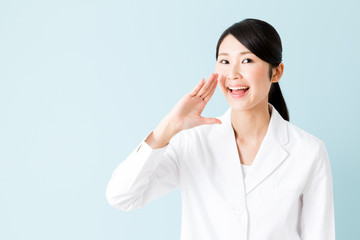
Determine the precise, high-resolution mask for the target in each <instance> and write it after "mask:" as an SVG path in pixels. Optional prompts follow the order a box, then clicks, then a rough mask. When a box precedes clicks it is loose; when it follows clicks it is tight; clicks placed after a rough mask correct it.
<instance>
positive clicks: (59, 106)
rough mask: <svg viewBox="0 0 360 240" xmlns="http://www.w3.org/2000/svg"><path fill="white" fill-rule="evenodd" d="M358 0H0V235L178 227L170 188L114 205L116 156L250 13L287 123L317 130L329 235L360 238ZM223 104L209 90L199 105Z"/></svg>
mask: <svg viewBox="0 0 360 240" xmlns="http://www.w3.org/2000/svg"><path fill="white" fill-rule="evenodd" d="M359 7H360V4H359V2H358V1H356V0H354V1H348V0H343V1H329V0H326V1H314V0H311V1H288V0H284V1H240V0H237V1H219V0H216V1H209V0H201V1H195V0H181V1H169V0H167V1H165V0H164V1H156V0H155V1H146V0H143V1H136V0H126V1H125V0H117V1H115V0H113V1H111V0H86V1H85V0H83V1H78V0H71V1H70V0H61V1H60V0H54V1H52V0H43V1H41V0H28V1H25V0H23V1H19V0H12V1H5V0H1V1H0V239H6V240H12V239H16V240H20V239H24V240H25V239H26V240H28V239H36V240H48V239H52V240H58V239H59V240H63V239H76V240H77V239H87V240H100V239H106V240H115V239H118V240H135V239H136V240H139V239H156V240H169V239H170V240H171V239H179V236H180V227H181V226H180V225H181V196H180V190H179V189H177V190H175V191H173V192H171V193H169V194H167V195H165V196H163V197H161V198H159V199H156V200H154V201H152V202H150V203H149V204H148V205H146V206H144V207H143V208H141V209H137V210H133V211H129V212H121V211H119V210H117V209H116V208H113V207H111V206H110V205H109V204H108V203H107V201H106V198H105V189H106V185H107V183H108V181H109V179H110V177H111V174H112V172H113V170H114V169H115V168H116V166H117V165H118V164H119V163H120V162H121V161H123V160H124V159H125V158H126V157H127V156H128V155H129V154H130V152H131V151H132V150H133V149H134V148H135V147H136V146H137V144H138V143H139V142H140V141H141V140H142V139H143V138H144V137H145V136H146V135H147V134H148V133H150V131H151V130H152V129H153V128H155V127H156V125H157V124H158V123H159V122H160V120H161V119H162V118H163V117H164V116H165V115H166V114H167V113H168V112H169V111H170V110H171V108H172V107H173V106H174V105H175V104H176V103H177V101H178V100H179V99H180V98H181V97H182V96H183V95H185V94H186V93H188V92H189V91H190V90H191V89H192V88H193V87H194V86H195V85H196V83H197V82H198V81H199V80H200V79H201V78H202V77H204V78H205V79H206V78H207V77H208V76H209V75H210V73H212V72H213V71H214V67H215V61H216V60H215V47H216V43H217V40H218V38H219V37H220V35H221V33H222V32H223V31H224V30H225V29H226V28H227V27H229V26H230V25H232V24H233V23H235V22H238V21H241V20H243V19H245V18H258V19H261V20H265V21H267V22H269V23H270V24H271V25H273V26H274V27H275V28H276V29H277V31H278V32H279V34H280V36H281V39H282V43H283V62H284V65H285V69H284V74H283V76H282V79H281V81H280V86H281V88H282V91H283V94H284V96H285V99H286V102H287V104H288V108H289V111H290V121H291V122H292V123H293V124H295V125H297V126H298V127H300V128H302V129H304V130H306V131H308V132H310V133H312V134H313V135H315V136H317V137H318V138H320V139H322V140H323V141H324V142H325V144H326V147H327V149H328V152H329V156H330V162H331V167H332V172H333V181H334V198H335V216H336V235H337V239H360V232H359V230H358V225H359V215H360V207H359V202H360V188H359V186H358V184H359V180H360V177H359V176H360V175H359V166H360V163H359V161H360V153H359V146H358V145H359V134H360V127H359V118H360V108H359V106H358V104H359V94H358V92H359V89H360V80H359V74H360V67H359V63H360V61H359V54H360V47H359V46H360V45H359V43H360V28H359V21H360V15H359ZM227 108H228V103H227V102H226V100H225V98H224V96H223V95H222V93H221V91H220V90H219V89H217V90H216V92H215V94H214V96H213V98H212V99H211V100H210V102H209V104H208V105H207V106H206V108H205V111H204V113H203V115H204V116H208V117H213V116H220V115H222V114H223V113H224V112H225V110H226V109H227Z"/></svg>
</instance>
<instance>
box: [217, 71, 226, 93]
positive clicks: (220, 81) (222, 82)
mask: <svg viewBox="0 0 360 240" xmlns="http://www.w3.org/2000/svg"><path fill="white" fill-rule="evenodd" d="M225 80H226V76H225V75H222V74H220V75H219V77H218V84H219V87H220V89H221V91H222V92H223V93H226V89H224V86H225Z"/></svg>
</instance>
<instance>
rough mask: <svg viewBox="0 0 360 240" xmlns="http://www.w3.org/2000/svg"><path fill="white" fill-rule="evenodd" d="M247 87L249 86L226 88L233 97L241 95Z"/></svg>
mask: <svg viewBox="0 0 360 240" xmlns="http://www.w3.org/2000/svg"><path fill="white" fill-rule="evenodd" d="M249 88H250V87H247V86H241V87H228V90H229V91H230V93H231V95H232V96H233V97H242V96H244V95H245V93H246V92H247V91H248V90H249Z"/></svg>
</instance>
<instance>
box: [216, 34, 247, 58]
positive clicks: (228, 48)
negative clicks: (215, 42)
mask: <svg viewBox="0 0 360 240" xmlns="http://www.w3.org/2000/svg"><path fill="white" fill-rule="evenodd" d="M241 52H250V51H249V49H247V48H246V47H245V46H244V45H242V44H241V43H240V42H239V41H238V40H237V39H236V38H235V37H234V36H233V35H231V34H229V35H227V36H226V37H225V38H224V39H223V41H222V42H221V44H220V46H219V55H220V54H221V53H228V54H230V55H238V54H240V53H241Z"/></svg>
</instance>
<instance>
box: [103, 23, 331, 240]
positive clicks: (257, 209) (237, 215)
mask: <svg viewBox="0 0 360 240" xmlns="http://www.w3.org/2000/svg"><path fill="white" fill-rule="evenodd" d="M216 60H217V62H216V68H215V73H214V74H211V75H210V76H209V78H208V79H207V81H206V82H204V79H201V80H200V82H199V83H198V84H197V86H196V87H195V88H194V89H193V90H192V91H191V92H189V93H188V94H186V95H185V96H184V97H183V98H182V99H181V100H180V101H179V102H178V103H177V104H176V106H175V107H174V108H173V109H172V110H171V112H170V113H169V114H168V115H167V116H166V117H165V118H164V119H163V120H162V121H161V122H160V124H159V125H158V126H157V127H156V128H155V129H154V130H153V131H152V132H151V133H150V134H149V135H148V136H147V137H146V138H144V140H143V141H141V143H140V144H139V146H138V147H137V148H136V149H135V150H134V151H133V152H132V153H131V154H130V156H128V158H127V159H126V160H125V161H123V162H122V163H121V164H120V165H119V166H118V167H117V168H116V170H115V171H114V173H113V175H112V178H111V180H110V182H109V184H108V188H107V199H108V201H109V203H110V204H111V205H113V206H115V207H117V208H119V209H121V210H123V211H128V210H131V209H135V208H139V207H141V206H144V205H145V204H146V203H147V202H149V201H151V200H153V199H155V198H158V197H159V196H161V195H163V194H165V193H167V192H169V191H171V190H173V189H175V188H177V187H179V186H180V187H181V194H182V229H181V239H182V240H203V239H206V240H212V239H214V240H215V239H217V240H219V239H220V240H232V239H234V240H235V239H237V240H245V239H249V240H265V239H274V240H298V239H303V240H310V239H312V240H331V239H335V219H334V204H333V189H332V188H333V186H332V175H331V168H330V163H329V159H328V155H327V151H326V148H325V146H324V144H323V142H322V141H321V140H319V139H318V138H316V137H314V136H313V135H310V134H309V133H307V132H305V131H303V130H301V129H299V128H298V127H296V126H294V125H292V124H291V123H289V122H288V120H289V116H288V111H287V107H286V104H285V101H284V99H283V96H282V94H281V90H280V87H279V85H278V81H279V80H280V78H281V76H282V73H283V70H284V64H283V63H282V62H281V61H282V45H281V40H280V37H279V35H278V33H277V32H276V30H275V29H274V28H273V27H272V26H271V25H270V24H268V23H266V22H264V21H261V20H257V19H245V20H243V21H241V22H238V23H235V24H234V25H232V26H230V27H229V28H228V29H227V30H226V31H225V32H224V33H223V34H222V35H221V36H220V39H219V41H218V44H217V49H216ZM217 85H218V86H219V87H220V89H221V91H222V92H223V94H224V95H225V97H226V99H227V101H228V103H229V105H230V107H229V108H228V110H227V111H226V112H225V113H224V115H222V116H220V117H218V118H204V117H202V116H201V113H202V111H203V110H204V107H205V105H206V104H207V103H208V102H209V100H210V98H211V97H212V95H213V93H214V91H215V89H216V86H217Z"/></svg>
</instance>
